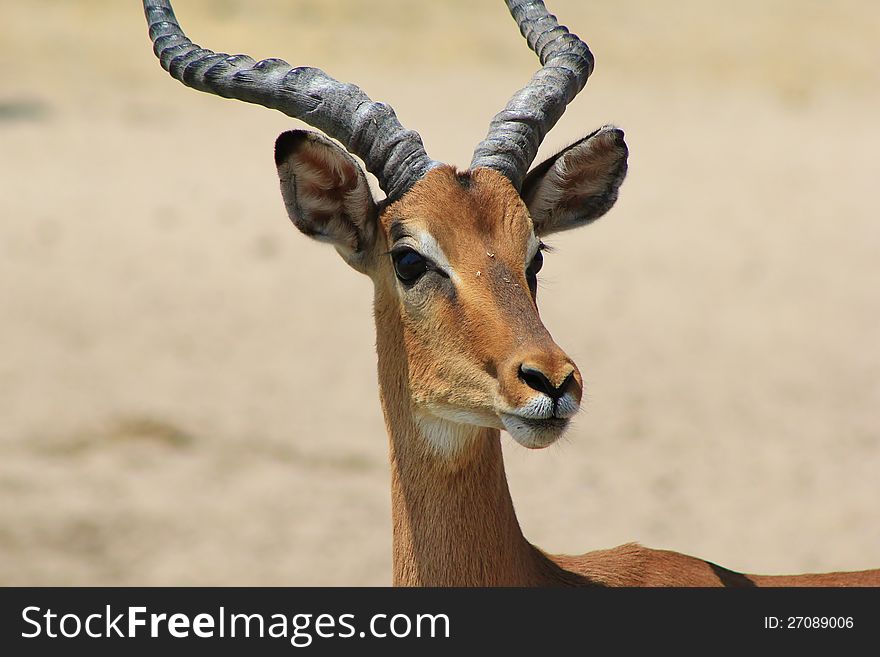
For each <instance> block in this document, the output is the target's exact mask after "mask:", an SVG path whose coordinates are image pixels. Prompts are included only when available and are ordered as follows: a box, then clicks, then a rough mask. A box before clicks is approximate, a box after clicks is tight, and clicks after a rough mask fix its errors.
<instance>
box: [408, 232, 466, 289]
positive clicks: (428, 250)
mask: <svg viewBox="0 0 880 657" xmlns="http://www.w3.org/2000/svg"><path fill="white" fill-rule="evenodd" d="M411 231H412V232H411V233H410V235H411V237H410V238H409V239H406V238H405V239H403V240H401V243H402V244H406V243H407V242H412V243H413V244H412V246H413V247H414V248H415V249H416V250H417V251H418V252H419V253H421V254H422V255H423V256H425V257H426V258H428V260H430V261H431V262H433V263H434V264H435V265H437V268H438V269H440V270H442V271H443V273H445V274H446V275H447V276H449V278H451V279H452V280H453V281H458V280H459V279H458V275H457V274H456V273H455V270H454V269H453V268H452V265H450V264H449V258H447V257H446V254H445V253H444V252H443V249H441V248H440V245H439V244H438V243H437V240H436V239H434V236H433V235H431V233H429V232H427V231H424V230H419V229H418V228H415V227H413V228H412V229H411Z"/></svg>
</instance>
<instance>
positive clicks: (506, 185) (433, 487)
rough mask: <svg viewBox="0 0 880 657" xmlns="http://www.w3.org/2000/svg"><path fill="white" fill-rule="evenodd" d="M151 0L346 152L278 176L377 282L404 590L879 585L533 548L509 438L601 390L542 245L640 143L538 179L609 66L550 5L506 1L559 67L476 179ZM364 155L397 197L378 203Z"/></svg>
mask: <svg viewBox="0 0 880 657" xmlns="http://www.w3.org/2000/svg"><path fill="white" fill-rule="evenodd" d="M143 4H144V10H145V13H146V16H147V21H148V23H149V29H150V37H151V39H152V41H153V47H154V51H155V53H156V55H157V56H158V58H159V60H160V62H161V64H162V66H163V68H165V69H166V70H167V71H168V72H169V73H170V74H171V75H172V76H173V77H175V78H177V79H178V80H180V81H181V82H183V83H184V84H185V85H187V86H190V87H193V88H195V89H198V90H200V91H206V92H209V93H213V94H217V95H219V96H223V97H227V98H235V99H238V100H243V101H247V102H251V103H257V104H259V105H263V106H266V107H269V108H272V109H277V110H280V111H281V112H284V113H285V114H287V115H289V116H292V117H295V118H298V119H300V120H302V121H304V122H306V123H308V124H310V125H312V126H314V127H316V128H318V129H320V130H321V131H323V132H324V133H325V134H327V135H329V136H330V137H333V138H334V139H336V140H338V142H339V143H340V144H341V145H342V147H344V148H342V147H340V146H339V145H337V143H336V142H334V141H331V140H330V139H327V138H326V137H324V136H322V135H320V134H317V133H314V132H307V131H302V130H293V131H291V132H286V133H284V134H282V135H281V136H280V137H279V138H278V140H277V142H276V144H275V162H276V164H277V167H278V175H279V178H280V181H281V194H282V196H283V199H284V204H285V206H286V208H287V212H288V214H289V215H290V219H291V220H292V221H293V223H294V225H295V226H296V227H297V228H298V229H299V230H300V231H302V232H303V233H305V234H306V235H309V236H311V237H313V238H315V239H317V240H320V241H323V242H329V243H330V244H332V245H333V246H334V247H335V248H336V251H337V252H338V253H339V255H340V256H341V257H342V258H343V259H344V260H345V261H346V262H347V263H348V264H349V265H350V266H351V267H352V268H354V269H355V270H357V271H359V272H361V273H363V274H366V275H367V276H369V277H370V278H371V279H372V281H373V285H374V308H375V321H376V334H377V351H378V369H379V391H380V398H381V401H382V408H383V411H384V415H385V423H386V427H387V430H388V435H389V442H390V462H391V489H392V495H391V499H392V520H393V573H394V583H395V584H396V585H429V586H437V585H440V586H445V585H458V586H461V585H463V586H491V585H557V584H558V585H622V586H692V585H696V586H718V585H720V586H739V585H742V586H754V585H834V586H836V585H880V570H873V571H862V572H857V573H833V574H824V575H798V576H786V577H771V576H758V575H743V574H739V573H735V572H732V571H730V570H727V569H724V568H721V567H719V566H716V565H715V564H712V563H710V562H708V561H704V560H702V559H698V558H694V557H690V556H687V555H684V554H679V553H676V552H668V551H662V550H653V549H649V548H645V547H642V546H640V545H636V544H628V545H623V546H620V547H617V548H613V549H610V550H603V551H598V552H590V553H587V554H584V555H581V556H553V555H548V554H545V553H544V552H542V551H541V550H540V549H538V548H536V547H534V546H533V545H531V544H530V543H529V542H528V541H527V540H526V539H525V538H524V536H523V534H522V531H521V530H520V527H519V523H518V522H517V519H516V515H515V513H514V508H513V503H512V502H511V498H510V493H509V491H508V486H507V480H506V477H505V473H504V463H503V460H502V453H501V444H500V432H501V431H502V430H504V431H507V432H508V433H509V434H510V435H511V436H512V437H513V439H514V440H516V441H517V442H519V443H520V444H521V445H524V446H526V447H529V448H542V447H546V446H548V445H550V444H552V443H554V442H555V441H556V440H557V439H558V438H559V437H560V436H561V435H562V433H563V432H564V431H565V429H566V427H567V425H568V423H569V420H570V419H571V417H572V416H573V415H574V414H575V413H576V412H577V410H578V407H579V405H580V400H581V394H582V390H583V380H582V378H581V373H580V372H579V371H578V368H577V366H576V365H575V364H574V363H573V362H572V360H571V359H570V358H569V357H568V356H567V355H566V354H565V352H564V351H563V350H562V349H560V348H559V347H558V346H557V345H556V343H555V342H554V341H553V339H552V338H551V336H550V333H549V332H548V331H547V329H546V328H545V327H544V325H543V324H542V322H541V320H540V318H539V316H538V309H537V304H536V286H537V283H536V281H537V278H536V277H537V275H538V272H539V271H540V269H541V264H542V260H543V255H542V250H543V243H542V241H541V238H542V237H544V236H546V235H548V234H550V233H555V232H558V231H563V230H568V229H571V228H576V227H578V226H583V225H585V224H588V223H590V222H591V221H593V220H595V219H597V218H598V217H600V216H601V215H603V214H604V213H605V212H607V211H608V210H609V208H611V206H612V205H613V204H614V202H615V200H616V199H617V193H618V189H619V187H620V185H621V183H622V182H623V179H624V176H625V175H626V169H627V147H626V144H625V142H624V137H623V132H622V131H621V130H619V129H618V128H616V127H613V126H604V127H602V128H600V129H598V130H596V131H595V132H593V133H591V134H590V135H588V136H587V137H585V138H583V139H581V140H580V141H577V142H575V143H574V144H572V145H571V146H569V147H568V148H566V149H564V150H563V151H562V152H561V153H559V154H558V155H556V156H554V157H552V158H550V159H548V160H546V161H544V162H543V163H541V164H539V165H538V166H536V167H534V168H532V169H531V170H529V167H530V166H531V164H532V162H533V160H534V158H535V156H536V154H537V151H538V147H539V145H540V144H541V141H542V139H543V138H544V136H545V135H546V133H547V131H548V130H550V128H551V127H552V126H553V125H554V124H555V123H556V121H557V120H558V119H559V117H560V116H561V115H562V113H563V111H564V110H565V107H566V105H567V104H568V103H569V102H570V101H571V100H572V99H573V98H574V96H575V95H576V94H577V93H578V92H579V91H580V90H581V89H582V88H583V86H584V85H585V84H586V81H587V78H588V77H589V75H590V73H591V72H592V69H593V57H592V55H591V53H590V51H589V49H588V48H587V46H586V44H585V43H584V42H582V41H581V40H580V39H579V38H578V37H576V36H575V35H574V34H572V33H570V32H569V31H568V29H566V28H565V27H563V26H561V25H559V24H558V23H557V21H556V18H555V17H554V16H553V15H551V14H550V13H549V12H548V11H547V9H546V8H545V7H544V4H543V3H542V2H541V1H540V0H507V6H508V8H509V9H510V12H511V13H512V15H513V17H514V19H515V20H516V22H517V24H518V25H519V28H520V31H521V32H522V34H523V36H524V37H525V38H526V40H527V42H528V44H529V46H530V47H531V48H532V50H534V51H535V53H536V54H537V55H538V57H539V58H540V60H541V64H542V67H541V69H540V70H539V71H538V72H537V73H536V74H535V75H534V76H533V77H532V79H531V80H530V81H529V82H528V83H527V84H526V86H525V87H523V88H522V89H521V90H519V91H517V92H516V94H514V95H513V97H512V98H511V99H510V101H509V102H508V103H507V106H506V107H505V108H504V109H503V110H502V111H501V112H500V113H499V114H497V115H496V116H495V117H494V119H493V120H492V122H491V125H490V128H489V133H488V135H487V136H486V138H485V139H484V140H483V141H482V142H481V143H480V144H479V145H478V146H477V147H476V149H475V151H474V155H473V160H472V162H471V166H470V168H469V169H467V170H466V171H460V170H456V169H455V168H454V167H451V166H449V165H446V164H442V163H440V162H436V161H434V160H432V159H431V158H430V157H428V155H427V153H426V152H425V149H424V146H423V144H422V141H421V138H420V137H419V135H418V134H417V133H415V132H413V131H411V130H406V129H405V128H404V127H403V126H402V125H401V124H400V123H399V122H398V120H397V117H396V116H395V114H394V111H393V110H392V109H391V108H390V107H389V106H388V105H385V104H382V103H377V102H374V101H372V100H370V99H369V98H368V97H367V96H366V94H364V92H363V91H361V90H360V89H359V88H358V87H356V86H354V85H351V84H343V83H340V82H338V81H336V80H334V79H333V78H331V77H329V76H328V75H326V74H325V73H324V72H322V71H321V70H319V69H315V68H308V67H298V68H293V67H291V66H290V65H288V64H287V63H286V62H284V61H282V60H279V59H266V60H263V61H260V62H256V61H254V60H253V59H252V58H250V57H247V56H244V55H235V56H229V55H225V54H218V53H215V52H213V51H210V50H206V49H203V48H200V47H199V46H197V45H195V44H193V43H192V42H191V41H190V40H189V39H188V38H187V37H186V36H185V35H184V33H183V32H182V30H181V28H180V26H179V24H178V23H177V20H176V19H175V17H174V13H173V11H172V8H171V5H170V3H169V2H167V1H166V0H144V3H143ZM346 151H347V152H346ZM352 154H353V155H356V156H358V157H359V158H360V159H361V161H362V162H363V164H364V167H365V168H366V170H367V171H369V172H371V173H373V174H374V175H375V176H376V178H377V179H378V182H379V186H380V187H381V189H382V190H383V191H384V192H385V194H386V198H385V199H383V200H381V201H376V200H374V199H373V197H372V194H371V192H370V189H369V186H368V183H367V178H366V175H365V173H364V170H363V169H362V168H361V166H360V164H359V163H358V162H357V160H355V159H354V157H352Z"/></svg>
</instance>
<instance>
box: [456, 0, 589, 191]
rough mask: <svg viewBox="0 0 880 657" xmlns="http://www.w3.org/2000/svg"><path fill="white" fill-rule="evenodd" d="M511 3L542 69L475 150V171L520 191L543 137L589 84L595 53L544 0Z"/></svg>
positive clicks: (500, 116)
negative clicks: (490, 172)
mask: <svg viewBox="0 0 880 657" xmlns="http://www.w3.org/2000/svg"><path fill="white" fill-rule="evenodd" d="M506 2H507V8H508V9H510V13H511V14H512V15H513V18H514V20H516V22H517V24H518V25H519V30H520V32H522V35H523V36H524V37H525V38H526V41H528V44H529V47H530V48H531V49H532V50H534V51H535V54H537V55H538V57H539V59H540V60H541V64H542V65H543V68H541V70H540V71H538V72H537V73H535V75H534V76H533V77H532V79H531V80H530V81H529V83H528V84H527V85H526V86H525V87H523V88H522V89H520V90H519V91H518V92H516V93H515V94H514V95H513V97H512V98H511V99H510V100H509V101H508V102H507V106H506V107H505V108H504V109H503V110H501V112H499V113H498V114H496V115H495V118H493V119H492V122H491V123H490V124H489V134H488V135H486V138H485V139H484V140H483V141H481V142H480V143H479V145H478V146H477V148H476V150H475V151H474V157H473V160H471V168H472V169H475V168H477V167H486V168H489V169H495V170H497V171H500V172H501V173H503V174H504V175H505V176H507V178H509V179H510V181H511V182H512V183H513V185H514V187H516V188H517V189H519V188H520V187H521V185H522V181H523V178H524V177H525V175H526V171H528V169H529V165H531V163H532V162H533V161H534V159H535V155H537V154H538V147H539V146H540V145H541V141H543V139H544V136H545V135H546V134H547V132H548V131H549V130H550V128H552V127H553V126H554V125H556V122H557V121H558V120H559V117H561V116H562V113H563V112H564V111H565V106H566V105H568V103H570V102H571V101H572V99H574V97H575V96H576V95H577V94H578V92H579V91H580V90H581V89H583V88H584V85H585V84H586V83H587V78H588V77H590V73H592V72H593V54H592V53H591V52H590V49H589V48H588V47H587V44H585V43H584V42H583V41H581V40H580V39H579V38H578V37H577V36H575V35H574V34H572V33H571V32H569V31H568V28H566V27H565V26H563V25H560V24H559V23H558V22H557V21H556V17H555V16H554V15H553V14H551V13H550V12H549V11H547V8H546V7H545V6H544V3H543V2H542V1H541V0H506Z"/></svg>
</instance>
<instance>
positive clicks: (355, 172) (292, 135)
mask: <svg viewBox="0 0 880 657" xmlns="http://www.w3.org/2000/svg"><path fill="white" fill-rule="evenodd" d="M275 165H276V166H277V167H278V177H279V178H280V179H281V196H282V197H284V205H285V207H286V208H287V214H288V215H289V216H290V219H291V221H293V223H294V225H295V226H296V227H297V228H299V229H300V230H301V231H302V232H303V233H305V234H306V235H308V236H309V237H313V238H315V239H318V240H320V241H322V242H329V243H331V244H332V245H333V246H335V247H336V250H337V251H338V252H339V254H340V255H341V256H342V257H343V259H344V260H345V261H346V262H347V263H348V264H349V265H351V266H352V267H354V268H355V269H357V270H358V271H364V267H365V262H364V260H365V257H366V255H367V254H368V253H370V251H371V248H372V246H373V244H374V242H375V239H376V217H377V211H376V203H375V202H374V201H373V196H372V194H371V193H370V186H369V184H368V183H367V177H366V175H365V174H364V171H363V169H362V168H361V166H360V165H359V164H358V163H357V162H356V161H355V159H354V158H353V157H352V156H351V155H349V154H348V152H346V151H345V150H344V149H343V148H342V147H341V146H338V145H337V144H336V143H334V142H332V141H330V140H329V139H327V138H326V137H324V136H323V135H319V134H318V133H316V132H311V131H308V130H291V131H290V132H285V133H283V134H282V135H281V136H279V137H278V139H277V140H276V141H275Z"/></svg>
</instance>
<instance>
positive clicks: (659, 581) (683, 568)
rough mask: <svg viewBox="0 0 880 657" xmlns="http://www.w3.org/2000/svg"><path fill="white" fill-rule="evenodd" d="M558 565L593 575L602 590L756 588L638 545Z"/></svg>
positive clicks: (692, 560)
mask: <svg viewBox="0 0 880 657" xmlns="http://www.w3.org/2000/svg"><path fill="white" fill-rule="evenodd" d="M554 561H556V563H557V564H559V565H560V566H561V567H562V568H564V569H565V570H569V571H572V572H576V573H580V574H583V575H587V574H589V578H590V579H591V580H592V581H594V582H595V583H596V584H599V585H602V586H615V587H618V586H639V587H652V586H653V587H663V586H675V587H703V586H706V587H718V586H721V587H749V586H755V584H754V582H753V581H752V580H751V579H750V578H749V577H748V576H746V575H743V574H741V573H737V572H734V571H732V570H728V569H727V568H722V567H721V566H718V565H716V564H714V563H711V562H709V561H705V560H704V559H699V558H697V557H692V556H690V555H687V554H682V553H680V552H673V551H670V550H656V549H653V548H648V547H645V546H643V545H640V544H638V543H625V544H624V545H619V546H617V547H614V548H611V549H608V550H596V551H595V552H587V553H586V554H581V555H577V556H569V555H560V556H557V557H554Z"/></svg>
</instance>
